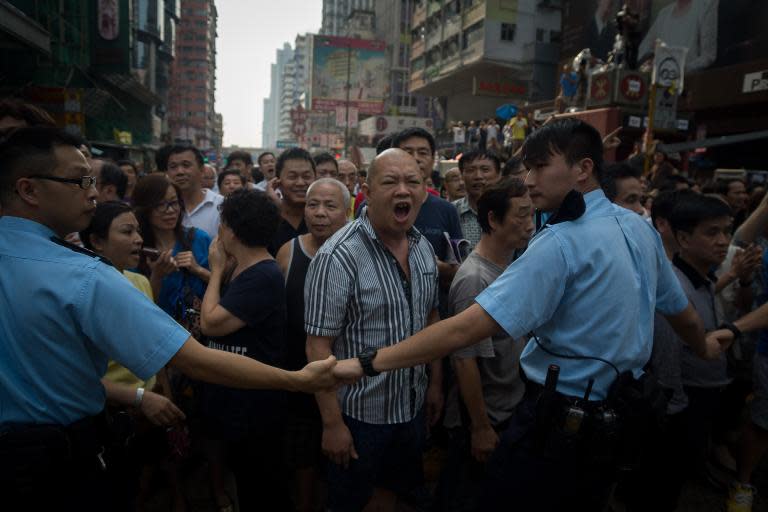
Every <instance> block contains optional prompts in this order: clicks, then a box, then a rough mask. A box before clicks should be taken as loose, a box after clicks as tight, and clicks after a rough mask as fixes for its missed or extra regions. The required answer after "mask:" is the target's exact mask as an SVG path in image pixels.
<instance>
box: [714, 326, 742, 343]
mask: <svg viewBox="0 0 768 512" xmlns="http://www.w3.org/2000/svg"><path fill="white" fill-rule="evenodd" d="M718 329H728V330H729V331H731V332H732V333H733V339H734V340H737V339H739V338H741V331H740V330H739V328H738V327H736V326H735V325H734V324H733V323H732V322H723V323H722V324H720V327H718Z"/></svg>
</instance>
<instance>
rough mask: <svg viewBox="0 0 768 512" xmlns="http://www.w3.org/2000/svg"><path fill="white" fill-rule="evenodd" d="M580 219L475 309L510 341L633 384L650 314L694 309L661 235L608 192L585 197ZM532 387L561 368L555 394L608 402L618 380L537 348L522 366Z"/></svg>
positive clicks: (532, 253)
mask: <svg viewBox="0 0 768 512" xmlns="http://www.w3.org/2000/svg"><path fill="white" fill-rule="evenodd" d="M584 201H585V203H586V207H587V208H586V212H585V213H584V215H582V216H581V217H580V218H579V219H576V220H574V221H569V222H563V223H560V224H555V225H549V226H547V227H546V228H545V229H543V230H541V231H540V232H539V233H538V234H537V235H536V236H535V237H534V239H533V241H532V242H531V244H530V246H529V247H528V250H526V251H525V253H524V254H523V255H522V256H521V257H520V258H519V259H518V260H516V261H515V262H514V263H513V264H512V265H510V266H509V267H508V268H507V270H506V271H505V272H504V273H503V274H502V275H501V276H500V277H499V278H498V279H497V280H496V281H494V282H493V284H491V286H489V287H488V288H486V289H485V291H484V292H483V293H482V294H480V295H479V296H478V297H477V299H476V301H477V303H478V304H480V306H481V307H482V308H483V309H484V310H485V311H486V312H487V313H488V314H489V315H490V316H492V317H493V319H494V320H496V322H498V323H499V325H501V327H502V328H503V329H504V330H505V331H507V333H509V335H510V336H512V337H513V338H518V337H521V336H525V335H526V334H527V333H529V332H531V331H534V332H535V333H536V334H537V336H538V337H539V339H540V341H541V343H542V345H543V346H545V347H546V348H547V349H548V350H550V351H552V352H556V353H560V354H571V355H576V354H578V355H588V356H597V357H601V358H603V359H607V360H608V361H610V362H612V363H613V364H614V365H616V367H617V368H618V369H619V371H626V370H632V371H633V373H634V374H635V376H636V377H638V376H640V375H641V374H642V368H643V366H644V365H645V364H646V363H647V362H648V360H649V358H650V356H651V348H652V345H653V313H654V309H656V310H658V311H659V312H660V313H662V314H665V315H671V314H678V313H681V312H682V311H683V310H684V309H685V307H686V306H687V305H688V299H687V297H686V296H685V293H683V290H682V288H681V287H680V283H679V282H678V281H677V278H676V277H675V273H674V271H673V269H672V265H671V264H670V262H669V260H668V259H667V257H666V255H665V254H664V247H663V246H662V243H661V238H660V237H659V235H658V233H657V232H656V230H655V229H654V228H653V227H652V226H650V225H649V224H648V223H647V222H645V221H644V220H643V218H642V217H641V216H640V215H637V214H636V213H634V212H631V211H629V210H627V209H624V208H621V207H618V206H616V205H614V204H612V203H611V202H609V201H608V200H607V199H606V197H605V194H603V191H602V190H595V191H593V192H590V193H588V194H585V195H584ZM520 363H521V365H522V368H523V370H524V371H525V374H526V376H527V378H529V379H530V380H532V381H534V382H538V383H539V384H543V383H544V380H545V378H546V374H547V368H548V366H549V365H550V364H557V365H558V366H560V379H559V382H558V385H557V390H558V391H559V392H561V393H563V394H565V395H569V396H578V397H581V396H583V395H584V391H585V389H586V387H587V383H588V381H589V379H590V378H594V379H595V384H594V388H593V390H592V394H591V396H590V400H602V399H604V398H605V397H606V395H607V392H608V389H609V388H610V385H611V384H612V382H613V380H614V379H615V377H616V372H614V371H613V369H612V368H611V367H610V366H608V365H606V364H605V363H602V362H599V361H595V360H573V359H566V358H560V357H555V356H552V355H550V354H548V353H546V352H545V351H544V350H542V349H541V348H540V347H539V346H537V344H536V343H535V341H534V340H533V339H531V340H530V341H529V342H528V344H527V345H526V347H525V349H524V350H523V354H522V356H521V359H520Z"/></svg>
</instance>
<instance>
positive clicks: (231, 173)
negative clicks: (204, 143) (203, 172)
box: [216, 169, 245, 188]
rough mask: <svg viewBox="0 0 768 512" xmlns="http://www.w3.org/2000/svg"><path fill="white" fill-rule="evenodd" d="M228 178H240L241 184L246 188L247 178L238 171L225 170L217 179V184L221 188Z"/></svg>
mask: <svg viewBox="0 0 768 512" xmlns="http://www.w3.org/2000/svg"><path fill="white" fill-rule="evenodd" d="M227 176H237V177H238V178H240V182H241V183H242V184H243V186H245V177H244V176H243V175H242V174H240V173H239V172H238V171H236V170H234V169H225V170H223V171H221V173H219V176H218V177H217V178H216V184H217V185H218V186H219V188H221V184H222V183H223V182H224V178H226V177H227Z"/></svg>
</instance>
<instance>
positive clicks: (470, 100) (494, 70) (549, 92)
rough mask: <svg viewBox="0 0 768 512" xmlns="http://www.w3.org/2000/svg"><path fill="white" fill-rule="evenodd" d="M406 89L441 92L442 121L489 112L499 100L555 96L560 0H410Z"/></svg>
mask: <svg viewBox="0 0 768 512" xmlns="http://www.w3.org/2000/svg"><path fill="white" fill-rule="evenodd" d="M413 4H414V10H413V14H412V18H411V40H412V43H411V55H410V59H411V73H410V82H409V90H410V91H411V92H413V93H418V94H424V95H428V96H441V97H445V98H446V117H447V120H448V121H459V120H463V121H466V120H470V119H479V118H480V117H490V116H492V115H494V112H495V109H496V108H497V107H498V106H500V105H502V104H504V103H517V104H522V103H524V102H526V101H537V100H540V99H548V98H552V97H553V96H554V90H555V87H556V80H557V62H558V57H559V55H558V53H559V42H560V30H561V28H560V26H561V24H560V19H561V6H560V2H558V1H554V0H547V1H542V0H450V1H446V0H430V1H427V0H415V1H414V2H413Z"/></svg>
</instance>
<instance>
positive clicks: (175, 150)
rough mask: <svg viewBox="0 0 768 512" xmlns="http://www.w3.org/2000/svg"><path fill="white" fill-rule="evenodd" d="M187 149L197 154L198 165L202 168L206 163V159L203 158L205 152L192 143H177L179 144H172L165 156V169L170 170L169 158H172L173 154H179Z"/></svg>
mask: <svg viewBox="0 0 768 512" xmlns="http://www.w3.org/2000/svg"><path fill="white" fill-rule="evenodd" d="M185 151H191V152H192V154H194V155H195V160H196V161H197V165H198V166H199V167H200V169H201V170H202V168H203V165H205V159H204V158H203V153H202V152H201V151H200V150H199V149H197V148H196V147H195V146H193V145H191V144H177V145H174V146H171V147H170V148H169V149H168V156H167V157H166V158H165V169H166V170H168V159H170V158H171V156H172V155H178V154H179V153H184V152H185Z"/></svg>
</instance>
